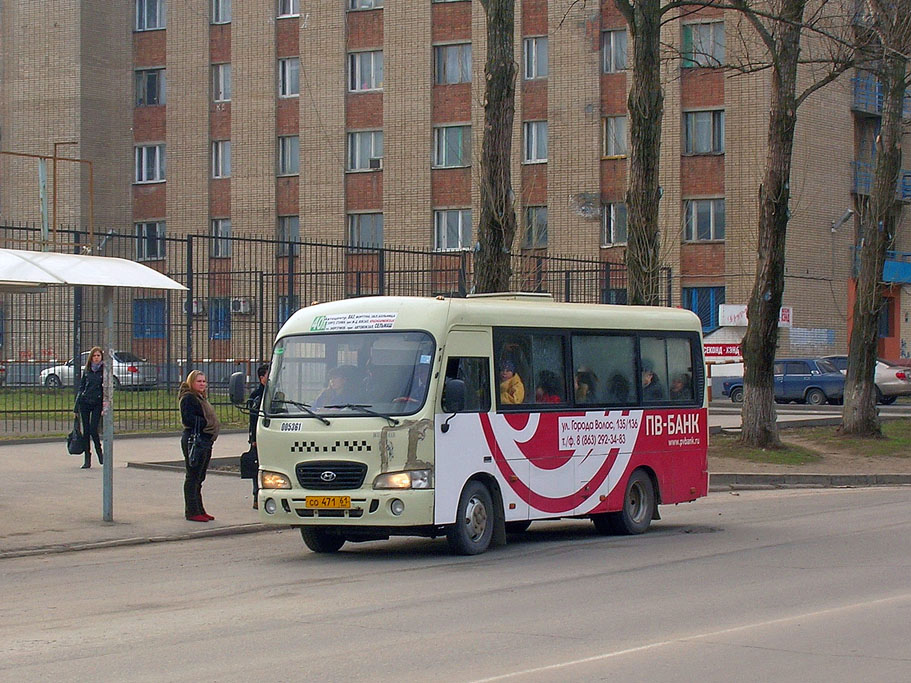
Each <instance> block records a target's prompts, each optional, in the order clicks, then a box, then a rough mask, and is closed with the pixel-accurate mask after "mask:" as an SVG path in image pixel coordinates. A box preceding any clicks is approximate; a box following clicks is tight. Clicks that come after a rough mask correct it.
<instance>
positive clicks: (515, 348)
mask: <svg viewBox="0 0 911 683" xmlns="http://www.w3.org/2000/svg"><path fill="white" fill-rule="evenodd" d="M494 346H495V348H496V349H497V354H496V359H497V378H496V379H497V385H498V389H499V391H498V394H499V405H500V406H501V407H506V408H510V407H512V406H516V405H520V404H521V405H527V404H555V403H565V402H566V390H565V388H564V386H563V385H564V381H565V380H564V378H565V370H564V361H563V335H562V333H556V332H539V331H537V330H535V331H534V332H518V331H510V330H495V333H494Z"/></svg>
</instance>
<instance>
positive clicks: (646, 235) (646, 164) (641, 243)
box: [615, 0, 664, 306]
mask: <svg viewBox="0 0 911 683" xmlns="http://www.w3.org/2000/svg"><path fill="white" fill-rule="evenodd" d="M615 1H616V5H617V7H618V9H620V11H621V12H623V14H624V17H625V18H626V20H627V23H628V24H629V30H630V37H631V39H632V41H633V70H632V86H631V88H630V93H629V99H628V101H627V107H628V109H629V124H630V125H629V130H630V165H629V184H628V186H627V190H626V211H627V245H626V269H627V270H626V272H627V284H626V287H627V300H628V302H629V303H630V304H641V305H647V306H657V305H658V303H659V301H660V289H661V288H660V285H661V279H660V275H661V263H660V232H659V229H658V203H659V202H660V200H661V189H660V187H659V185H658V169H659V159H660V154H661V119H662V116H663V113H664V92H663V91H662V89H661V60H660V57H661V53H660V46H661V43H660V39H661V17H662V12H661V2H660V0H641V1H640V2H635V3H632V5H631V4H629V3H628V2H625V0H615Z"/></svg>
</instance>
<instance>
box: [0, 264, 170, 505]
mask: <svg viewBox="0 0 911 683" xmlns="http://www.w3.org/2000/svg"><path fill="white" fill-rule="evenodd" d="M80 286H81V287H101V288H102V302H103V310H104V334H103V341H102V345H103V347H104V349H105V353H104V408H103V409H102V415H103V417H104V434H103V436H102V438H103V442H104V464H103V465H102V482H103V485H102V518H103V519H104V521H106V522H112V521H114V512H113V499H114V495H113V489H114V447H113V445H114V385H113V377H114V365H113V363H114V353H113V350H114V288H115V287H129V288H131V289H171V290H186V289H187V288H186V287H184V286H183V285H182V284H180V283H179V282H177V281H176V280H172V279H171V278H169V277H168V276H166V275H164V274H162V273H159V272H158V271H156V270H153V269H151V268H149V267H147V266H144V265H143V264H141V263H136V262H135V261H128V260H126V259H120V258H112V257H107V256H85V255H81V254H61V253H56V252H50V251H24V250H19V249H2V248H0V292H16V293H28V292H41V291H44V290H45V289H46V288H47V287H80Z"/></svg>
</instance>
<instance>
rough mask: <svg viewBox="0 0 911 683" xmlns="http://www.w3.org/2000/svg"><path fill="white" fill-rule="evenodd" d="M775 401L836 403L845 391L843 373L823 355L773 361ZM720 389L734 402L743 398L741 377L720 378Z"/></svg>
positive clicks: (814, 403) (816, 404) (738, 401)
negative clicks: (721, 380)
mask: <svg viewBox="0 0 911 683" xmlns="http://www.w3.org/2000/svg"><path fill="white" fill-rule="evenodd" d="M774 372H775V379H774V382H775V402H776V403H788V402H789V401H797V402H798V403H809V404H810V405H814V406H818V405H822V404H823V403H827V402H828V403H840V402H841V400H842V399H843V398H844V395H845V376H844V375H842V374H841V373H840V372H839V371H838V368H836V367H835V366H834V365H833V364H832V363H831V362H830V361H827V360H825V359H824V358H783V359H781V360H776V361H775V370H774ZM721 391H722V393H723V394H724V395H725V396H729V397H730V398H731V401H733V402H734V403H740V402H742V401H743V378H742V377H735V378H732V379H728V380H724V382H723V383H722V389H721Z"/></svg>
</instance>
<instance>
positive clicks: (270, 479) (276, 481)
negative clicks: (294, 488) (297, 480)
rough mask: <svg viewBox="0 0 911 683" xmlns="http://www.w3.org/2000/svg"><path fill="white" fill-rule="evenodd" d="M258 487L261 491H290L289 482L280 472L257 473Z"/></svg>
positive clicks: (265, 471)
mask: <svg viewBox="0 0 911 683" xmlns="http://www.w3.org/2000/svg"><path fill="white" fill-rule="evenodd" d="M259 487H260V488H262V489H290V488H291V480H290V479H288V477H286V476H285V475H284V474H281V473H280V472H270V471H269V470H262V471H261V472H260V473H259Z"/></svg>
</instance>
